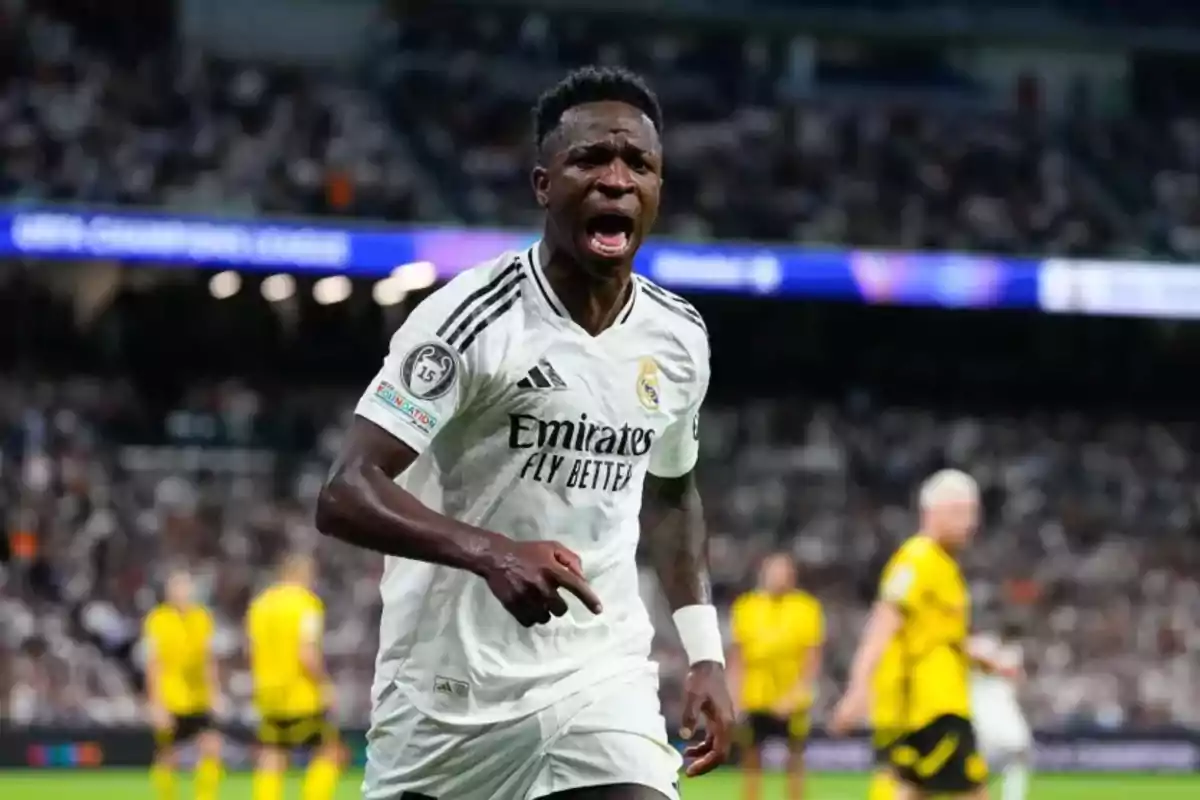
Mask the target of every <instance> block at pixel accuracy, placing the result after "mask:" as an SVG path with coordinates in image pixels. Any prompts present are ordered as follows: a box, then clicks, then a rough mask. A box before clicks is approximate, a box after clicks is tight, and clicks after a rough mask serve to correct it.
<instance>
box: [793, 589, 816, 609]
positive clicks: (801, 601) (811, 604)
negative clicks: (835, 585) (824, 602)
mask: <svg viewBox="0 0 1200 800" xmlns="http://www.w3.org/2000/svg"><path fill="white" fill-rule="evenodd" d="M792 603H793V605H795V607H796V608H797V609H798V610H800V611H804V612H812V611H818V612H819V611H820V610H821V601H820V600H818V599H817V596H816V595H814V594H813V593H812V592H808V591H805V590H804V589H796V590H795V591H794V592H792Z"/></svg>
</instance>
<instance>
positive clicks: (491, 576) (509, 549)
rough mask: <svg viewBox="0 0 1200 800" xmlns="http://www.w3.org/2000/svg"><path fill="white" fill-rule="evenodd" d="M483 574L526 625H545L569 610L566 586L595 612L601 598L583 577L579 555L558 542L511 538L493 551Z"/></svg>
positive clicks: (490, 587) (597, 612)
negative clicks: (522, 540) (565, 596)
mask: <svg viewBox="0 0 1200 800" xmlns="http://www.w3.org/2000/svg"><path fill="white" fill-rule="evenodd" d="M492 556H493V558H492V563H491V564H490V565H489V566H488V567H487V568H485V569H484V571H483V577H484V579H485V580H486V581H487V584H488V588H489V589H491V590H492V594H494V595H496V599H497V600H499V601H500V603H501V604H502V605H503V606H504V607H505V608H506V609H508V613H510V614H512V615H513V616H514V617H516V619H517V622H520V623H521V624H522V625H524V626H525V627H526V628H529V627H532V626H534V625H544V624H545V623H547V622H549V621H550V618H551V617H561V616H562V615H563V614H566V613H567V601H566V599H565V598H564V597H563V596H562V595H561V594H559V589H566V590H567V591H568V592H570V593H571V594H573V595H575V596H576V597H578V598H579V600H580V601H581V602H582V603H583V604H584V605H585V606H587V609H588V610H589V611H591V612H592V613H593V614H599V613H600V610H601V606H600V598H599V597H597V596H596V593H595V592H594V591H592V587H590V586H588V584H587V581H585V580H584V579H583V567H582V565H581V563H580V561H579V556H577V555H575V553H574V552H572V551H570V550H568V549H567V548H566V547H563V546H562V545H561V544H559V543H558V542H516V541H511V540H510V542H509V543H508V544H506V545H505V546H504V549H503V550H501V551H499V552H496V553H493V554H492Z"/></svg>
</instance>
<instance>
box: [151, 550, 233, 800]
mask: <svg viewBox="0 0 1200 800" xmlns="http://www.w3.org/2000/svg"><path fill="white" fill-rule="evenodd" d="M163 600H164V602H162V603H160V604H159V605H157V606H155V607H154V609H153V610H152V611H151V612H150V613H149V614H148V615H147V616H146V619H145V622H144V623H143V628H142V641H143V643H144V646H145V651H146V699H147V705H148V707H149V714H150V722H151V725H152V726H153V727H154V738H155V744H156V749H155V754H154V762H153V764H152V765H151V768H150V778H151V781H152V783H153V784H154V789H155V792H156V793H157V795H158V797H159V800H174V798H175V796H176V786H175V762H176V759H177V755H178V753H177V750H178V745H179V744H181V743H183V742H187V741H190V740H193V739H194V740H195V741H196V747H197V750H198V751H199V760H198V761H197V763H196V773H195V778H194V780H195V796H196V800H216V797H217V788H218V786H219V784H220V782H221V735H220V734H219V733H218V732H217V730H216V728H215V727H214V719H213V706H214V704H215V702H216V700H217V699H218V697H219V689H218V683H217V663H216V660H215V659H214V657H213V652H212V636H213V620H212V616H211V615H210V614H209V613H208V609H206V608H205V607H204V606H202V605H200V604H199V603H197V602H195V600H194V598H193V586H192V577H191V575H189V574H188V573H187V572H186V571H185V570H181V569H179V570H175V571H173V572H171V574H170V575H169V576H168V577H167V583H166V591H165V593H164V598H163Z"/></svg>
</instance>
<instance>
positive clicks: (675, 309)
mask: <svg viewBox="0 0 1200 800" xmlns="http://www.w3.org/2000/svg"><path fill="white" fill-rule="evenodd" d="M646 296H647V297H649V298H650V299H651V300H653V301H654V302H656V303H658V304H659V305H660V306H662V307H663V308H665V309H666V310H667V311H670V312H671V313H672V314H674V315H676V316H677V317H679V318H680V319H684V320H687V321H688V322H690V323H692V324H693V325H695V326H696V327H697V328H699V329H700V330H701V331H703V332H704V335H705V336H708V328H706V327H704V322H703V321H702V320H701V319H700V318H699V317H698V316H695V315H693V314H689V313H688V312H687V311H685V310H683V309H682V308H680V307H679V306H677V305H675V304H674V303H672V302H671V301H670V300H666V299H664V298H662V297H659V296H658V295H656V294H655V293H654V292H646Z"/></svg>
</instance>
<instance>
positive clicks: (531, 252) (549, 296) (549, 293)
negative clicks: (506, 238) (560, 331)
mask: <svg viewBox="0 0 1200 800" xmlns="http://www.w3.org/2000/svg"><path fill="white" fill-rule="evenodd" d="M540 250H541V242H540V241H538V242H534V243H533V245H532V246H531V247H530V248H529V249H528V250H526V251H525V253H524V254H523V255H522V256H521V263H522V264H524V265H525V268H526V269H528V270H529V274H530V276H531V277H532V278H533V284H534V286H536V287H537V290H536V291H535V292H534V294H535V295H536V296H537V297H536V301H535V302H537V304H538V305H539V306H542V308H543V309H544V310H547V311H549V312H550V313H551V314H552V315H553V316H556V317H558V318H560V319H561V320H562V321H563V322H565V323H566V324H568V325H571V326H573V327H575V328H579V325H578V324H577V323H576V322H575V320H573V319H571V315H570V313H569V312H568V311H567V308H566V306H564V305H563V303H562V301H561V300H559V299H558V295H557V294H555V293H554V287H552V286H551V285H550V281H549V279H548V278H546V273H545V272H544V271H543V270H542V260H541V257H540ZM638 283H639V282H638V279H637V276H636V275H634V276H633V277H632V278H631V279H630V281H629V299H627V300H626V301H625V306H624V307H623V308H622V309H621V311H620V313H618V314H617V316H616V319H614V320H613V323H612V325H610V326H609V327H608V328H607V329H605V330H604V331H601V334H604V333H606V332H607V331H610V330H612V329H614V328H619V327H620V326H622V325H624V324H625V323H626V322H628V321H629V318H630V317H631V316H633V307H634V305H635V304H636V303H637V297H638V293H639V291H640V287H639V285H638ZM580 330H583V329H582V328H580Z"/></svg>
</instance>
